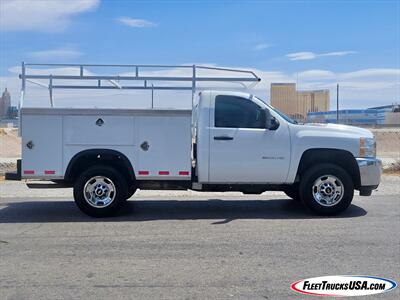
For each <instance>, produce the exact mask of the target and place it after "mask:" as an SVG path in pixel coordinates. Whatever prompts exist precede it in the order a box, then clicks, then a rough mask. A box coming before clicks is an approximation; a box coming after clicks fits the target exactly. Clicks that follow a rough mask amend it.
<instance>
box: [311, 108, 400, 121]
mask: <svg viewBox="0 0 400 300" xmlns="http://www.w3.org/2000/svg"><path fill="white" fill-rule="evenodd" d="M307 121H308V122H312V123H337V112H336V110H332V111H324V112H309V113H308V116H307ZM339 123H340V124H349V125H400V107H399V105H396V104H394V105H386V106H379V107H371V108H367V109H345V110H339Z"/></svg>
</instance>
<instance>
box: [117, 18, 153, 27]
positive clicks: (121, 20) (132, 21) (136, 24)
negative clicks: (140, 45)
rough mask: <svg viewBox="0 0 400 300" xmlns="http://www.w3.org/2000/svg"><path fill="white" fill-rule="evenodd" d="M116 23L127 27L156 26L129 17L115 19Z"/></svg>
mask: <svg viewBox="0 0 400 300" xmlns="http://www.w3.org/2000/svg"><path fill="white" fill-rule="evenodd" d="M116 21H117V22H119V23H121V24H124V25H127V26H129V27H155V26H157V24H155V23H153V22H150V21H147V20H143V19H133V18H129V17H120V18H117V19H116Z"/></svg>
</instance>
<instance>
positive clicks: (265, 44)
mask: <svg viewBox="0 0 400 300" xmlns="http://www.w3.org/2000/svg"><path fill="white" fill-rule="evenodd" d="M270 47H272V45H270V44H267V43H262V44H258V45H255V46H254V47H253V50H254V51H260V50H264V49H267V48H270Z"/></svg>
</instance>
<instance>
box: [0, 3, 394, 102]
mask: <svg viewBox="0 0 400 300" xmlns="http://www.w3.org/2000/svg"><path fill="white" fill-rule="evenodd" d="M399 3H400V2H399V1H127V0H125V1H111V0H108V1H105V0H103V1H98V0H81V1H45V0H43V1H42V0H37V1H20V0H1V6H0V8H1V20H0V34H1V37H0V47H1V56H0V58H1V62H0V76H1V81H0V82H1V88H2V89H3V88H4V86H6V85H7V86H8V87H9V89H11V90H12V91H13V92H14V90H13V89H16V88H17V86H18V83H17V81H16V74H15V72H13V71H15V70H16V68H13V67H15V66H18V65H20V63H21V61H23V60H24V61H30V62H71V63H77V62H82V63H83V62H85V63H151V64H153V63H156V64H192V63H198V64H214V65H217V66H224V67H227V66H229V67H245V68H251V69H254V70H256V71H258V72H259V73H260V74H261V75H260V76H261V77H262V78H263V84H262V85H261V86H260V89H259V90H258V93H259V94H261V96H262V95H264V98H268V97H269V95H268V88H269V84H270V82H275V81H297V80H298V83H299V87H300V88H302V89H319V88H328V89H330V90H331V97H332V100H333V99H334V97H335V95H334V85H335V84H336V82H339V83H340V84H341V86H342V89H343V94H342V96H343V97H344V100H347V101H345V102H344V105H345V107H368V106H373V105H380V104H387V103H392V102H400V4H399ZM15 93H16V91H15ZM346 97H347V98H346ZM14 98H16V97H14Z"/></svg>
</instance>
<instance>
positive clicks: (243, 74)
mask: <svg viewBox="0 0 400 300" xmlns="http://www.w3.org/2000/svg"><path fill="white" fill-rule="evenodd" d="M43 67H47V68H72V69H73V70H74V69H76V74H74V75H64V74H61V75H57V74H47V73H46V74H44V73H45V72H44V71H45V70H43V69H42V68H43ZM89 68H91V69H93V68H94V69H101V70H102V71H104V70H107V69H108V70H110V69H113V68H114V69H115V68H120V69H123V70H124V73H122V74H123V75H101V74H100V73H99V72H96V73H91V72H90V74H89V75H87V74H85V73H88V71H89V70H88V69H89ZM160 69H161V71H165V69H170V71H178V72H179V71H184V70H188V71H189V72H190V75H189V76H160V75H145V74H143V73H144V72H145V71H147V72H149V71H153V72H155V73H157V72H158V71H160ZM56 70H57V69H54V71H56ZM200 70H207V71H210V72H217V73H221V72H224V73H225V74H226V75H228V74H230V75H231V76H220V75H214V76H198V73H199V71H200ZM31 71H36V74H29V73H32V72H31ZM74 71H75V70H74ZM47 72H48V70H47ZM33 73H35V72H33ZM19 78H20V79H21V80H22V88H21V100H20V105H19V106H20V107H22V106H23V100H24V96H25V90H26V83H33V84H35V85H39V86H42V87H45V88H47V89H48V90H49V96H50V105H51V107H54V101H53V90H54V89H99V90H101V89H103V90H110V89H120V90H151V91H152V97H153V91H154V90H186V91H192V104H193V99H194V94H195V92H196V89H197V87H198V82H234V83H238V84H240V85H242V86H244V87H248V86H246V84H245V83H250V84H254V85H255V84H257V83H258V82H259V81H261V78H260V77H258V76H257V75H256V74H255V73H254V72H252V71H249V70H242V69H230V68H218V67H210V66H198V65H180V66H179V65H121V64H116V65H109V64H107V65H106V64H36V63H24V62H23V63H22V73H21V74H20V75H19ZM35 79H37V80H48V84H46V83H43V82H37V81H35ZM57 81H62V82H61V83H60V82H57ZM71 81H72V82H71ZM121 81H124V82H139V83H141V84H140V85H129V84H122V83H121ZM88 82H90V84H87V83H88ZM153 82H157V83H158V84H156V85H154V84H153ZM163 82H164V83H163ZM178 82H180V83H190V86H182V85H176V83H178ZM167 83H168V84H167ZM171 83H175V84H172V85H170V84H171ZM107 84H108V85H107Z"/></svg>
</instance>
